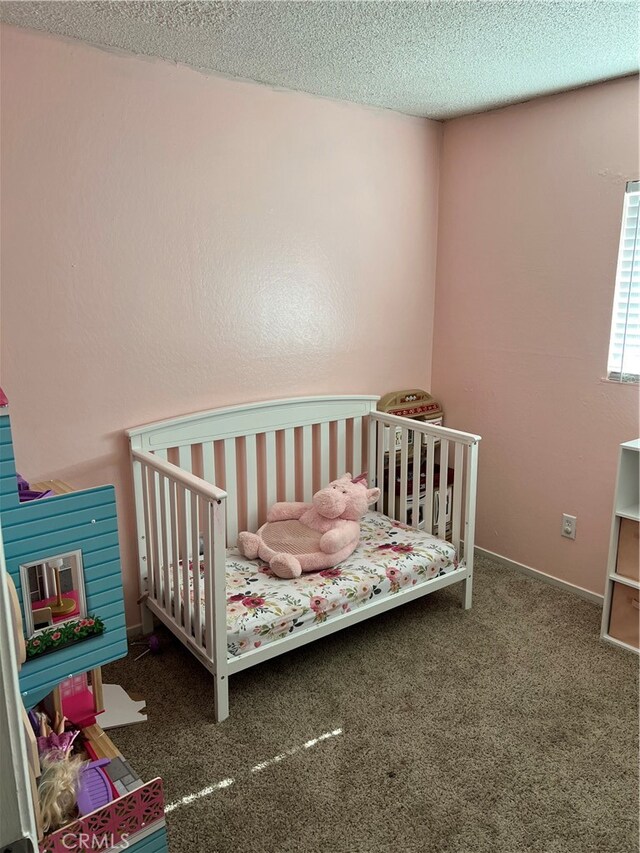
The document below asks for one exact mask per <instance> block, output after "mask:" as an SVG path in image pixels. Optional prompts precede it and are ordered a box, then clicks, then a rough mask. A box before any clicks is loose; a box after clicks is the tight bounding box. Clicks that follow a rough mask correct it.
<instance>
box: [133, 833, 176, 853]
mask: <svg viewBox="0 0 640 853" xmlns="http://www.w3.org/2000/svg"><path fill="white" fill-rule="evenodd" d="M127 849H128V850H130V851H132V853H168V851H169V844H168V842H167V831H166V829H165V828H164V826H163V827H162V828H161V829H158V830H156V831H155V832H153V833H151V835H147V837H146V838H143V839H142V841H138V842H137V843H134V844H132V845H131V846H130V847H128V848H127Z"/></svg>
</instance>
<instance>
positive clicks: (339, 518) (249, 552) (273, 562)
mask: <svg viewBox="0 0 640 853" xmlns="http://www.w3.org/2000/svg"><path fill="white" fill-rule="evenodd" d="M379 497H380V489H368V488H367V484H366V481H364V482H363V481H362V479H360V478H358V479H357V480H355V481H354V480H352V479H351V474H345V475H344V476H342V477H340V478H339V479H338V480H334V481H333V482H332V483H329V485H328V486H327V487H326V488H324V489H320V491H319V492H316V493H315V495H314V496H313V503H310V504H306V503H299V502H293V501H291V502H289V501H285V502H281V503H276V504H274V505H273V506H272V507H271V508H270V510H269V512H268V513H267V523H266V524H263V525H262V527H261V528H260V530H258V532H257V533H247V532H244V533H240V535H239V536H238V549H239V551H240V553H241V554H242V555H243V556H245V557H248V558H249V559H250V560H254V559H255V558H256V557H259V558H260V559H261V560H264V561H265V562H266V563H269V565H270V566H271V571H272V572H273V573H274V574H275V575H277V576H278V577H280V578H297V577H299V576H300V575H301V574H302V572H315V571H318V570H320V569H330V568H332V567H333V566H337V565H338V563H341V562H342V561H343V560H346V558H347V557H348V556H349V555H350V554H352V553H353V552H354V551H355V549H356V547H357V545H358V542H359V541H360V519H361V518H362V516H363V515H364V514H365V513H366V511H367V507H368V506H369V504H372V503H375V502H376V501H377V500H378V498H379Z"/></svg>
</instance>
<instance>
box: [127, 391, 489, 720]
mask: <svg viewBox="0 0 640 853" xmlns="http://www.w3.org/2000/svg"><path fill="white" fill-rule="evenodd" d="M377 399H378V398H377V397H373V396H344V397H303V398H297V399H290V400H278V401H272V402H264V403H251V404H248V405H244V406H233V407H230V408H224V409H217V410H216V409H214V410H211V411H206V412H199V413H196V414H193V415H186V416H183V417H178V418H173V419H170V420H165V421H160V422H158V423H153V424H148V425H146V426H141V427H137V428H135V429H130V430H129V431H128V432H127V435H128V436H129V440H130V444H131V461H132V466H133V482H134V489H135V506H136V522H137V534H138V551H139V571H140V587H141V594H142V596H143V607H142V619H143V625H144V628H145V631H146V632H150V631H151V630H152V628H153V620H152V617H153V616H157V617H158V618H159V619H160V620H161V621H162V622H163V623H164V624H165V625H166V626H167V627H168V628H169V629H170V630H171V631H172V632H173V633H174V634H175V636H176V637H178V638H179V639H180V640H181V642H183V643H184V644H185V646H186V647H187V648H188V649H189V650H190V651H191V652H192V653H193V654H194V655H195V656H196V657H197V658H198V660H199V661H201V663H202V664H203V665H204V666H205V667H206V668H207V669H208V670H209V672H211V673H212V675H213V676H214V684H215V716H216V719H217V720H218V721H221V720H224V719H225V718H226V717H227V716H228V713H229V706H228V680H229V676H230V675H232V674H233V673H235V672H239V671H240V670H242V669H245V668H246V667H249V666H254V665H255V664H258V663H260V662H262V661H264V660H267V659H269V658H271V657H274V656H275V655H279V654H282V653H284V652H286V651H289V650H290V649H293V648H296V647H297V646H300V645H303V644H305V643H308V642H311V641H313V640H316V639H319V638H320V637H323V636H325V635H326V634H329V633H331V632H333V631H337V630H339V629H341V628H345V627H347V626H349V625H353V624H354V623H356V622H359V621H361V620H363V619H367V618H369V617H370V616H375V615H376V614H378V613H381V612H383V611H385V610H387V609H390V608H392V607H396V606H397V605H399V604H402V603H403V602H406V601H411V600H413V599H415V598H418V597H419V596H422V595H427V594H429V593H430V592H432V591H434V590H436V589H441V588H442V587H444V586H448V585H449V584H453V583H458V582H461V583H462V584H463V588H464V593H463V599H464V607H465V608H469V607H470V606H471V595H472V583H473V543H474V527H475V503H476V477H477V453H478V442H479V440H480V437H479V436H477V435H472V434H471V433H465V432H460V431H457V430H451V429H446V428H445V427H442V426H434V425H432V424H430V423H428V422H421V421H417V420H411V419H409V418H405V417H399V416H396V415H391V414H387V413H384V412H380V411H376V408H375V405H376V401H377ZM388 428H391V429H396V428H398V429H399V430H400V442H399V443H400V451H399V453H398V464H399V470H400V486H399V493H398V496H397V497H398V499H397V500H395V497H396V494H395V489H391V490H390V494H392V495H393V498H394V500H393V501H392V502H390V503H391V504H392V505H391V506H389V507H388V508H387V514H386V515H385V514H383V513H382V512H381V510H382V498H380V499H379V500H378V502H377V504H376V507H375V509H374V511H372V512H369V513H367V514H366V515H365V516H364V518H363V519H362V520H361V539H360V544H359V546H358V547H357V548H356V550H355V551H354V552H353V554H351V556H350V557H348V558H347V559H346V560H345V561H344V562H342V563H340V565H338V566H336V567H335V568H330V569H327V570H324V571H320V572H317V573H312V574H303V575H302V576H301V577H299V578H293V579H291V580H284V579H282V578H277V577H274V576H273V574H272V573H271V572H270V570H269V569H268V567H266V566H265V565H264V564H261V563H260V562H259V561H252V560H249V559H248V558H245V557H242V556H241V555H240V553H239V552H238V549H237V548H236V540H237V537H238V531H239V530H248V531H255V530H257V529H258V528H259V527H260V525H261V524H262V523H264V521H266V513H267V509H268V508H269V507H270V506H272V505H273V504H274V502H276V501H277V500H284V501H294V500H295V501H304V502H310V501H311V497H312V495H313V494H314V493H315V492H316V491H317V490H318V489H319V488H320V487H321V486H326V485H327V484H328V483H329V482H330V481H331V480H332V479H335V478H336V477H337V476H338V475H339V474H342V473H343V472H345V471H351V472H353V474H354V476H357V475H358V474H360V473H361V472H363V471H367V472H368V481H369V486H371V487H372V488H379V489H381V491H382V492H384V491H385V489H386V488H387V486H388V477H389V474H388V468H387V467H386V466H385V443H384V436H385V430H387V429H388ZM416 437H417V438H418V439H419V440H416ZM436 443H437V444H438V454H439V464H440V466H441V470H447V469H448V468H449V467H451V468H452V469H453V473H454V476H453V480H452V483H453V493H452V499H451V507H452V509H451V531H452V532H451V541H450V542H446V541H445V532H446V523H445V518H444V514H443V513H440V519H439V522H438V525H437V528H436V529H435V530H434V534H435V535H430V534H428V533H426V532H423V531H421V530H419V529H418V521H417V514H416V513H414V517H416V521H415V524H413V526H409V525H408V524H407V521H408V502H409V498H411V499H412V501H413V506H414V507H420V509H421V511H422V513H423V515H424V517H426V518H431V517H432V515H433V495H434V482H435V447H436ZM423 446H424V447H425V448H426V459H427V465H426V475H425V476H426V482H425V489H424V490H421V488H420V482H419V478H414V480H413V484H412V489H411V491H410V490H409V487H408V469H409V464H410V462H411V463H412V464H413V465H414V466H415V468H416V470H417V469H418V467H419V464H420V453H421V449H422V447H423ZM410 447H411V451H410V450H409V448H410ZM447 486H448V483H447V478H445V477H441V478H440V482H439V486H438V495H439V499H440V501H441V505H444V504H445V503H446V490H447ZM375 510H377V511H375Z"/></svg>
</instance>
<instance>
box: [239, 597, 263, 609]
mask: <svg viewBox="0 0 640 853" xmlns="http://www.w3.org/2000/svg"><path fill="white" fill-rule="evenodd" d="M242 603H243V604H244V606H245V607H262V605H263V604H264V598H260V597H259V596H252V595H248V596H247V597H246V598H243V599H242Z"/></svg>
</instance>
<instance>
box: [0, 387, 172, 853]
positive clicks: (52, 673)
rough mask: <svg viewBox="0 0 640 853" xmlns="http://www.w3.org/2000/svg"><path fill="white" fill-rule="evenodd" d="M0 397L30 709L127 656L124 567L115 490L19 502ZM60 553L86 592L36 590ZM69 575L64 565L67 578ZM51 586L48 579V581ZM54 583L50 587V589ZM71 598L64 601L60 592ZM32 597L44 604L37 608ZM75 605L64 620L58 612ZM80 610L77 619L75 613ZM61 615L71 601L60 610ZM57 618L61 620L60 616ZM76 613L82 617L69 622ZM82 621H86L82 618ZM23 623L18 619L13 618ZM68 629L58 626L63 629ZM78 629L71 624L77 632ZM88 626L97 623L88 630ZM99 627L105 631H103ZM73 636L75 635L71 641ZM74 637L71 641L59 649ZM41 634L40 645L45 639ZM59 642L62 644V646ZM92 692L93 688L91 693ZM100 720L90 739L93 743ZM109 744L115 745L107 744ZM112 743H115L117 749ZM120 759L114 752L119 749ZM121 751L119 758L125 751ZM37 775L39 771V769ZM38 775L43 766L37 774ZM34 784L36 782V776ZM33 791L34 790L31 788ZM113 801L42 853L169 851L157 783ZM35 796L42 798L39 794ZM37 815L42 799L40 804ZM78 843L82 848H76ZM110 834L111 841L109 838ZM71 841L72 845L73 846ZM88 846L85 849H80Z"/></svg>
mask: <svg viewBox="0 0 640 853" xmlns="http://www.w3.org/2000/svg"><path fill="white" fill-rule="evenodd" d="M2 402H4V401H0V522H1V525H2V536H3V540H4V551H5V560H6V567H7V571H8V573H9V575H10V576H11V579H12V580H13V583H14V586H15V589H16V592H17V597H18V601H19V604H20V611H21V612H20V617H21V619H22V630H23V633H24V634H25V635H26V640H27V649H29V648H30V647H31V651H32V652H34V653H33V654H32V655H31V656H29V657H28V658H27V660H26V661H25V662H24V663H23V664H22V667H21V669H20V672H19V682H20V692H21V694H22V700H23V704H24V706H25V710H26V711H29V710H30V709H33V708H34V707H35V706H37V705H38V704H39V703H41V702H43V700H47V699H50V697H51V695H53V694H56V691H57V695H60V693H59V689H60V685H62V684H67V683H70V681H71V680H73V679H74V678H76V677H79V676H82V675H83V674H85V673H88V672H95V671H98V672H99V671H100V670H99V668H100V667H102V666H103V665H104V664H107V663H109V662H111V661H114V660H117V659H118V658H121V657H123V656H124V655H126V654H127V637H126V625H125V615H124V600H123V589H122V578H121V567H120V549H119V541H118V526H117V517H116V500H115V490H114V488H113V486H99V487H97V488H92V489H87V490H85V491H79V492H70V493H68V494H60V495H52V496H50V497H45V498H42V499H39V500H29V501H22V502H21V500H20V495H19V490H18V481H17V475H16V464H15V460H14V452H13V441H12V434H11V423H10V419H9V408H8V406H7V405H4V406H3V405H2ZM60 555H77V566H76V568H75V571H76V572H77V573H78V574H77V575H76V580H77V584H76V585H77V586H78V587H79V588H80V590H81V598H82V601H81V602H80V601H79V597H80V594H79V590H77V589H72V590H71V591H69V590H67V592H66V593H63V592H61V589H62V587H61V582H60V577H61V576H60V575H59V574H56V575H55V580H52V579H51V577H53V576H51V577H50V578H49V581H48V584H49V586H47V584H46V582H45V589H44V591H42V589H41V587H40V591H38V590H37V589H36V591H35V592H34V591H33V590H32V589H31V588H30V578H32V577H33V578H34V579H35V582H36V583H40V582H41V580H42V577H41V576H38V575H37V571H36V569H39V567H47V566H54V567H57V566H58V565H60V566H63V567H64V565H65V561H64V560H63V559H60ZM69 571H70V570H69V569H68V568H67V573H68V572H69ZM45 580H46V579H45ZM49 587H52V588H49ZM63 595H65V596H66V597H65V598H62V596H63ZM34 598H36V599H38V598H40V599H42V600H41V601H39V602H37V603H36V604H37V608H34ZM56 601H57V605H58V608H60V606H61V605H62V604H63V602H64V604H66V605H68V607H67V611H72V612H70V613H67V615H66V616H65V617H64V618H63V617H62V616H61V615H60V613H61V612H62V610H60V609H59V610H58V611H57V610H56ZM73 608H77V613H74V612H73ZM62 609H64V605H63V607H62ZM36 613H37V614H43V613H45V614H46V618H48V624H49V626H50V627H49V628H48V629H47V628H44V629H40V630H37V631H36V630H35V628H34V618H35V617H34V614H36ZM56 614H57V615H56ZM75 615H77V617H78V619H77V621H75V622H74V621H73V619H69V618H68V617H69V616H71V617H73V616H75ZM81 617H84V618H81ZM16 621H17V620H16ZM59 625H60V626H61V627H60V628H59V629H58V626H59ZM74 625H75V626H76V627H73V626H74ZM87 626H90V627H87ZM96 626H99V627H100V630H99V631H97V630H96ZM47 630H48V632H49V633H48V636H49V637H53V638H54V641H53V643H51V642H50V643H49V648H47V651H46V653H44V654H39V653H38V646H39V645H41V644H42V645H44V642H43V639H44V637H46V636H47V633H46V632H47ZM74 632H75V633H76V635H77V636H75V637H74V636H73V635H74ZM67 637H69V638H70V639H69V642H65V643H60V639H61V638H62V639H63V640H64V639H66V638H67ZM41 638H42V639H41ZM56 643H59V644H60V647H59V648H58V647H56ZM94 693H95V690H94ZM97 722H98V725H97V726H96V724H95V722H94V723H93V726H92V728H93V729H94V731H93V733H92V737H93V739H94V741H95V729H97V730H98V731H99V732H100V730H99V717H98V721H97ZM107 740H108V742H109V743H110V744H111V742H110V740H109V739H107ZM111 746H112V747H113V744H111ZM113 750H114V752H115V753H118V751H117V748H116V747H113ZM118 755H119V753H118ZM120 757H121V756H120ZM32 770H33V768H32ZM34 776H37V770H36V771H35V772H34ZM33 781H34V782H37V780H36V779H34V780H33ZM34 790H35V788H34ZM115 793H116V792H115V791H114V796H113V799H112V801H111V802H110V803H109V804H108V805H106V806H104V807H103V808H101V809H99V810H97V811H94V812H93V813H91V814H88V815H85V816H82V817H80V816H76V817H75V818H74V819H73V821H71V822H70V823H69V824H67V825H65V826H64V827H62V828H60V829H59V830H58V831H57V832H54V833H51V834H50V835H44V837H43V838H41V840H40V850H41V851H43V853H62V851H63V850H65V851H66V850H75V849H78V850H79V849H81V847H82V844H83V843H84V842H83V839H84V838H85V837H86V836H87V834H89V835H91V833H94V834H96V833H97V835H98V836H100V833H102V835H101V836H100V837H101V838H102V839H103V840H102V841H100V840H98V841H97V842H96V843H98V844H101V845H102V846H101V849H110V848H111V847H113V848H118V849H120V848H121V846H122V845H123V843H124V846H126V847H127V849H130V850H132V851H135V853H163V851H166V850H167V849H168V848H167V840H166V831H165V826H164V811H163V794H162V783H161V780H160V779H155V780H152V781H151V782H149V783H146V784H142V783H141V784H140V786H139V787H137V788H136V789H135V790H133V791H127V792H126V793H125V794H124V795H121V796H115ZM34 799H37V798H35V797H34ZM34 809H35V810H36V812H37V803H34ZM74 838H77V840H78V845H77V848H76V846H73V843H74V842H73V839H74ZM105 838H108V840H109V844H106V843H105V841H104V839H105ZM70 845H71V846H70ZM82 849H84V848H82Z"/></svg>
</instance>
